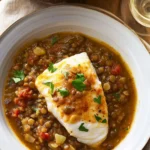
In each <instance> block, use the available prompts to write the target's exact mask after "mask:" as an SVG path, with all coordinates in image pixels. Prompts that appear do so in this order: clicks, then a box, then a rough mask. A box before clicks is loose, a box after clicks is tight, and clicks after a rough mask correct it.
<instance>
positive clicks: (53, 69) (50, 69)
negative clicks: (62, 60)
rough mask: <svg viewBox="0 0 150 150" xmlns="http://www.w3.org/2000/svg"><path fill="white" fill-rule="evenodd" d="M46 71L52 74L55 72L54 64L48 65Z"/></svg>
mask: <svg viewBox="0 0 150 150" xmlns="http://www.w3.org/2000/svg"><path fill="white" fill-rule="evenodd" d="M48 70H49V71H50V72H51V73H53V72H55V71H56V70H57V68H54V64H53V63H50V64H49V66H48Z"/></svg>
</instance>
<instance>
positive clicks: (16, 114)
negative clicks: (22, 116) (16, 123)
mask: <svg viewBox="0 0 150 150" xmlns="http://www.w3.org/2000/svg"><path fill="white" fill-rule="evenodd" d="M19 113H20V110H19V109H18V108H14V109H13V110H12V117H15V118H16V117H18V115H19Z"/></svg>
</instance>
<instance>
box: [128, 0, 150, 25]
mask: <svg viewBox="0 0 150 150" xmlns="http://www.w3.org/2000/svg"><path fill="white" fill-rule="evenodd" d="M130 10H131V13H132V15H133V17H134V18H135V20H136V21H137V22H138V23H140V24H141V25H143V26H145V27H150V0H130Z"/></svg>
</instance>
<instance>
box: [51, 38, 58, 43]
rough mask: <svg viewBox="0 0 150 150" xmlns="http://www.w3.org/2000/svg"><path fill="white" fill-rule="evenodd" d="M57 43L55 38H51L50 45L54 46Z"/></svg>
mask: <svg viewBox="0 0 150 150" xmlns="http://www.w3.org/2000/svg"><path fill="white" fill-rule="evenodd" d="M57 41H58V38H57V37H56V36H54V37H52V39H51V44H52V45H54V44H55V43H56V42H57Z"/></svg>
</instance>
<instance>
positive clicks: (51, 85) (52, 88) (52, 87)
mask: <svg viewBox="0 0 150 150" xmlns="http://www.w3.org/2000/svg"><path fill="white" fill-rule="evenodd" d="M43 84H45V85H47V86H49V87H50V90H51V94H53V92H54V84H53V82H45V83H43Z"/></svg>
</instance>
